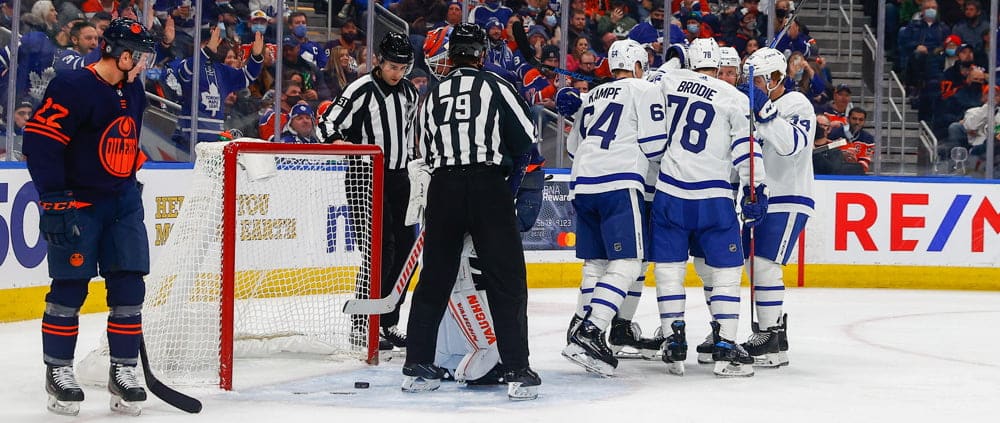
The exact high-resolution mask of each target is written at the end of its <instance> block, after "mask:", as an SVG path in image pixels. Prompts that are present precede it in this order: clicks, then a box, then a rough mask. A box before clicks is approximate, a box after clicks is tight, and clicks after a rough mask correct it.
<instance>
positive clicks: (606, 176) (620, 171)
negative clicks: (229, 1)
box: [566, 78, 666, 198]
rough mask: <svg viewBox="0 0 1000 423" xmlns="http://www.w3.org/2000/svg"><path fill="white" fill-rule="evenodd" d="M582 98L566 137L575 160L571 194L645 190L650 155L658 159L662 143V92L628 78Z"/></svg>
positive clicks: (571, 177)
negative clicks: (571, 127)
mask: <svg viewBox="0 0 1000 423" xmlns="http://www.w3.org/2000/svg"><path fill="white" fill-rule="evenodd" d="M582 100H583V104H582V105H581V106H580V109H579V110H577V112H576V115H575V116H574V118H575V119H574V122H575V123H574V125H573V131H572V132H571V133H570V135H569V138H568V139H567V141H566V144H567V151H568V153H569V154H570V157H572V158H573V168H572V170H571V171H570V183H569V186H570V198H573V196H575V194H597V193H603V192H609V191H614V190H619V189H631V188H634V189H636V190H639V191H640V192H646V191H647V190H646V185H647V183H646V178H647V174H648V173H649V169H650V161H649V158H651V157H658V156H659V155H660V154H661V153H662V151H663V145H664V143H665V141H666V135H665V133H664V132H663V129H662V121H663V118H664V115H663V100H662V94H661V93H660V91H659V90H658V89H657V88H656V86H655V85H653V84H652V83H650V82H647V81H645V80H642V79H637V78H626V79H619V80H616V81H612V82H609V83H605V84H601V85H600V86H598V87H596V88H594V89H593V90H591V91H590V92H589V93H588V94H587V95H586V96H583V98H582ZM658 123H659V125H658Z"/></svg>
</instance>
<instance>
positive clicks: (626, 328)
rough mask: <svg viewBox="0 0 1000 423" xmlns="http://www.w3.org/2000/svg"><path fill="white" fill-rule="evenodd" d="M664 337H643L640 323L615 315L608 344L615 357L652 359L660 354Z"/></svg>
mask: <svg viewBox="0 0 1000 423" xmlns="http://www.w3.org/2000/svg"><path fill="white" fill-rule="evenodd" d="M662 344H663V337H653V338H643V337H642V330H641V329H640V328H639V324H638V323H635V322H633V321H631V320H625V319H621V318H618V317H615V318H614V319H613V320H612V321H611V330H610V331H608V346H609V347H611V351H614V353H615V358H619V359H621V358H642V359H645V360H651V359H653V358H656V356H657V355H659V354H660V347H661V345H662Z"/></svg>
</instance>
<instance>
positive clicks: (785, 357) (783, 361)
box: [778, 351, 788, 366]
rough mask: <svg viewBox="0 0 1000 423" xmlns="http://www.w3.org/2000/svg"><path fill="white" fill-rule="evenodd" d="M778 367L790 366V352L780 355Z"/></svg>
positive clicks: (782, 352)
mask: <svg viewBox="0 0 1000 423" xmlns="http://www.w3.org/2000/svg"><path fill="white" fill-rule="evenodd" d="M778 365H780V366H787V365H788V352H787V351H781V352H779V353H778Z"/></svg>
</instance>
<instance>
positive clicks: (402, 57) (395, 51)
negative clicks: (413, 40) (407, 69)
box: [378, 31, 413, 65]
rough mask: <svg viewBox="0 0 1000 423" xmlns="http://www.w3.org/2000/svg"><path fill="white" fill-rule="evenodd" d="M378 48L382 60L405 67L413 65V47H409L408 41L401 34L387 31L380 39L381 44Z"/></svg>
mask: <svg viewBox="0 0 1000 423" xmlns="http://www.w3.org/2000/svg"><path fill="white" fill-rule="evenodd" d="M378 48H379V51H380V52H381V53H382V60H388V61H390V62H396V63H402V64H405V65H412V64H413V46H412V45H410V40H409V39H407V38H406V36H405V35H403V34H400V33H398V32H393V31H389V32H388V33H386V34H385V37H382V42H381V43H379V45H378Z"/></svg>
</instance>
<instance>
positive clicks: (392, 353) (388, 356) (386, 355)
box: [378, 348, 406, 362]
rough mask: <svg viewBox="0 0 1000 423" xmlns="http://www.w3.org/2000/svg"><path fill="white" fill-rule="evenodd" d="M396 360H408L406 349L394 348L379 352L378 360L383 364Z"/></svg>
mask: <svg viewBox="0 0 1000 423" xmlns="http://www.w3.org/2000/svg"><path fill="white" fill-rule="evenodd" d="M394 358H406V348H403V349H399V348H393V349H391V350H379V352H378V359H379V361H381V362H388V361H392V359H394Z"/></svg>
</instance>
